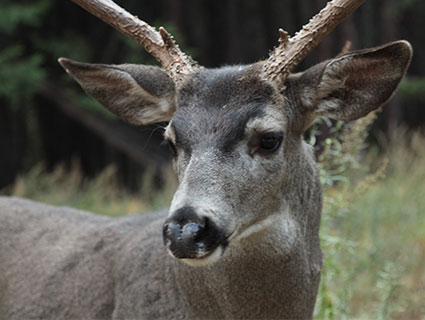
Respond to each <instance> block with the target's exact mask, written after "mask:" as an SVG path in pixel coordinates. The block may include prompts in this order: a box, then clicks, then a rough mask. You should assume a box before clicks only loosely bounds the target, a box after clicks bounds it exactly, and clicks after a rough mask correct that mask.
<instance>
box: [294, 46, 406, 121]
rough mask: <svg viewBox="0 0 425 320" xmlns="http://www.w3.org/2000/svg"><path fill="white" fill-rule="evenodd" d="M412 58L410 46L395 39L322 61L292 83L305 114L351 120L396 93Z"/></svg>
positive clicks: (378, 105) (295, 78) (361, 115)
mask: <svg viewBox="0 0 425 320" xmlns="http://www.w3.org/2000/svg"><path fill="white" fill-rule="evenodd" d="M411 57H412V47H411V45H410V44H409V43H408V42H407V41H396V42H392V43H389V44H386V45H383V46H381V47H376V48H372V49H366V50H362V51H356V52H351V53H348V54H345V55H342V56H339V57H336V58H334V59H332V60H329V61H325V62H323V63H320V64H318V65H316V66H314V67H312V68H310V69H308V70H307V71H305V72H304V73H302V74H298V75H295V77H294V78H293V80H292V81H290V83H289V86H292V85H295V87H296V94H297V96H298V99H297V100H298V101H299V102H300V104H301V106H300V107H301V108H302V109H303V110H302V111H303V113H308V114H310V115H314V116H319V115H325V116H329V117H330V118H333V119H336V120H344V121H351V120H355V119H358V118H361V117H363V116H365V115H367V114H368V113H369V112H371V111H373V110H375V109H377V108H378V107H380V106H381V105H382V104H384V103H385V102H386V101H387V100H388V99H389V98H390V97H391V96H392V95H393V93H394V91H395V89H396V88H397V86H398V84H399V83H400V81H401V79H402V78H403V76H404V74H405V72H406V69H407V67H408V65H409V62H410V59H411ZM288 80H289V79H288ZM291 82H292V83H291Z"/></svg>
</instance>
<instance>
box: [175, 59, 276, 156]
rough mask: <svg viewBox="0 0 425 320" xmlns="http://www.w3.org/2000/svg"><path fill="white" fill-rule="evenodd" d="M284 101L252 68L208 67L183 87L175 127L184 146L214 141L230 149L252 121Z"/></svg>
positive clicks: (219, 145)
mask: <svg viewBox="0 0 425 320" xmlns="http://www.w3.org/2000/svg"><path fill="white" fill-rule="evenodd" d="M281 104H283V98H282V97H280V95H278V94H277V92H276V91H275V89H274V88H273V87H272V86H271V85H269V84H268V83H266V82H265V81H263V80H261V79H260V78H259V77H258V76H257V74H256V73H255V72H253V71H252V70H249V69H248V70H247V69H244V68H242V67H238V66H237V67H227V68H221V69H206V70H202V71H200V72H199V73H198V74H196V75H195V76H194V77H193V78H192V79H190V81H188V82H187V83H186V84H185V85H184V86H183V87H182V88H181V89H180V90H179V92H178V95H177V110H176V112H175V114H174V116H173V119H172V123H171V126H172V127H173V129H174V131H175V134H176V139H177V140H178V143H180V144H181V145H183V147H184V145H191V146H193V145H194V144H203V145H208V144H214V146H216V147H217V148H220V149H224V150H226V149H229V148H231V147H232V146H233V145H234V144H235V143H237V141H239V140H240V139H241V138H242V137H243V135H244V131H245V128H246V125H247V123H248V122H252V120H255V119H260V118H264V117H266V116H267V115H268V114H269V113H270V112H269V109H273V108H275V109H276V108H283V105H281Z"/></svg>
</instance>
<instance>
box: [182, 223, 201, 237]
mask: <svg viewBox="0 0 425 320" xmlns="http://www.w3.org/2000/svg"><path fill="white" fill-rule="evenodd" d="M202 229H203V228H202V226H201V225H200V224H198V223H188V224H186V225H185V226H184V227H183V230H182V233H183V237H185V238H194V237H196V236H197V235H198V234H199V232H200V231H201V230H202Z"/></svg>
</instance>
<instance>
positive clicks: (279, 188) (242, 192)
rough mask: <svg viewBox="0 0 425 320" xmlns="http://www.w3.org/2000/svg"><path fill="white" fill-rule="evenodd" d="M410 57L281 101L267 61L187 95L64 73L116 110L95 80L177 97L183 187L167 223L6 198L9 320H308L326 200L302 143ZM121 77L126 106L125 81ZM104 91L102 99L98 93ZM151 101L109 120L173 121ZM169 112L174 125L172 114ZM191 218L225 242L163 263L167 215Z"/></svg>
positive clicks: (338, 66) (385, 51)
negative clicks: (271, 138) (264, 144)
mask: <svg viewBox="0 0 425 320" xmlns="http://www.w3.org/2000/svg"><path fill="white" fill-rule="evenodd" d="M410 55H411V49H410V45H408V44H407V43H406V42H396V43H393V44H389V45H387V46H383V47H380V48H375V49H370V50H368V51H361V52H357V53H350V54H348V55H346V56H342V57H337V58H336V59H334V60H331V61H328V62H325V63H323V64H319V65H318V66H316V67H313V68H311V69H309V70H308V71H306V72H305V73H303V74H295V75H293V76H291V77H289V78H288V80H287V83H286V90H285V92H284V93H283V94H281V93H280V92H278V91H277V90H276V89H275V86H274V84H273V83H270V82H269V81H267V80H264V79H263V78H262V76H261V74H259V71H258V70H260V69H261V63H258V64H254V65H251V66H246V67H239V66H237V67H226V68H221V69H216V70H215V69H213V70H208V69H203V70H200V71H198V72H197V73H196V74H194V75H192V77H191V78H189V79H187V80H186V82H185V83H184V84H183V85H182V86H181V87H179V88H177V89H174V87H173V86H171V85H170V84H169V80H165V79H164V76H163V73H162V71H160V70H159V69H156V70H157V71H154V69H149V70H150V71H149V72H145V71H146V70H147V69H143V68H140V69H139V70H140V73H137V74H136V73H134V72H133V71H128V70H127V69H126V68H127V67H122V66H113V67H108V66H95V65H90V66H89V67H88V69H90V70H87V65H85V64H80V63H68V64H66V63H65V66H66V68H67V69H68V72H69V73H70V74H71V75H74V76H75V77H76V78H77V81H78V82H79V83H80V84H82V86H83V88H85V90H87V91H88V92H89V93H91V94H92V95H93V96H94V97H95V98H99V97H100V98H99V100H100V101H101V102H103V103H106V105H107V106H109V107H110V103H111V102H110V101H106V102H105V97H108V96H110V94H109V93H108V92H104V91H105V88H108V85H105V83H104V82H105V79H106V81H107V82H108V81H109V80H108V79H109V76H107V77H106V78H105V77H104V76H102V77H100V78H98V79H97V80H98V81H100V83H98V84H96V83H97V81H93V77H92V75H93V72H92V70H93V68H94V69H102V70H106V71H102V72H101V73H104V74H109V75H110V73H111V72H112V73H113V74H114V72H115V71H111V70H118V72H119V73H120V72H127V74H128V75H129V76H131V78H132V79H133V80H134V79H136V80H135V82H136V83H137V84H138V85H139V86H143V88H141V90H143V92H147V93H148V94H149V95H151V96H155V97H157V98H158V99H160V98H161V97H162V96H164V95H166V96H167V95H169V94H170V92H175V96H174V98H173V99H170V101H171V100H173V101H176V105H177V108H176V111H175V113H174V115H173V117H172V119H171V121H170V123H169V125H168V127H167V129H166V132H165V137H166V139H167V140H169V141H170V142H171V143H173V144H175V146H176V156H175V159H174V167H175V170H176V173H177V176H178V178H179V181H180V185H179V188H178V190H177V191H176V193H175V196H174V198H173V201H172V203H171V207H170V209H169V213H168V215H167V212H158V213H150V214H145V215H132V216H128V217H125V218H119V219H109V218H104V217H98V216H94V215H91V214H89V213H85V212H81V211H77V210H72V209H67V208H58V207H52V206H47V205H42V204H37V203H34V202H31V201H27V200H20V199H15V198H0V220H1V221H0V288H1V291H0V314H1V315H4V316H5V318H7V319H23V318H48V319H65V318H66V319H69V318H76V319H97V318H98V319H109V318H113V319H283V318H285V319H308V318H311V317H312V314H313V309H314V304H315V299H316V294H317V290H318V285H319V280H320V270H321V265H322V253H321V250H320V245H319V225H320V213H321V208H322V197H321V188H320V183H319V177H318V172H317V167H316V164H315V161H314V157H313V153H312V150H311V147H310V146H308V145H307V144H306V143H305V142H304V141H303V140H302V133H303V132H304V130H305V129H306V128H307V127H308V126H309V125H310V123H311V121H312V120H313V118H314V117H315V116H317V115H318V114H324V113H328V114H329V115H330V116H334V117H336V118H342V119H355V118H359V117H361V116H363V115H364V114H365V113H367V112H370V111H371V110H372V109H373V108H376V107H379V105H380V104H382V103H384V102H385V101H386V100H387V99H388V98H389V97H390V96H391V94H392V92H393V91H394V89H395V88H396V86H397V85H398V83H399V81H400V79H401V77H402V76H403V74H404V72H405V70H406V68H407V65H408V63H409V60H410ZM371 56H372V60H374V61H378V65H379V67H378V68H374V67H373V66H376V63H370V59H371V58H370V57H371ZM400 60H403V61H401V62H400ZM364 65H366V66H367V68H366V69H364V68H362V66H364ZM395 66H397V67H395ZM131 69H132V70H135V69H134V68H133V67H132V68H131ZM359 70H360V71H362V72H363V75H365V72H366V71H367V70H370V72H371V73H370V74H371V76H370V77H366V78H367V80H368V81H365V84H366V86H361V82H362V81H360V82H359V81H357V80H353V79H357V78H350V77H353V76H354V75H355V74H356V73H358V72H360V71H359ZM151 71H152V72H151ZM155 72H157V73H159V75H158V78H156V80H154V81H157V82H158V84H162V83H163V82H164V81H165V84H164V86H165V87H166V88H168V89H166V90H165V89H162V90H163V91H161V90H157V91H155V89H154V88H149V89H148V84H147V81H148V80H147V78H146V77H148V78H152V77H154V78H155ZM353 74H354V75H353ZM112 77H113V78H114V79H115V80H114V81H117V79H119V78H120V77H115V75H114V76H112ZM123 79H124V84H123V88H124V89H123V90H121V91H120V93H119V94H120V95H123V96H124V97H123V98H121V99H122V100H123V101H124V100H125V99H127V98H126V97H125V95H126V94H128V92H129V91H128V90H126V89H125V88H126V86H127V85H128V79H129V78H128V77H127V76H125V77H124V78H123ZM158 79H159V80H158ZM335 79H337V80H335ZM341 79H342V80H341ZM347 79H348V80H347ZM361 79H362V80H364V79H365V78H364V77H363V78H361ZM373 79H375V80H373ZM130 82H131V83H132V86H133V85H134V84H133V82H132V80H130ZM88 87H90V89H88ZM96 88H98V89H96ZM97 90H98V91H101V92H102V94H101V95H100V96H99V95H96V94H93V92H96V91H97ZM106 91H107V90H106ZM341 92H343V94H342V93H341ZM371 92H372V93H375V94H371ZM376 93H379V94H376ZM376 96H379V98H376ZM146 97H147V94H145V93H143V94H142V95H141V96H140V101H139V102H138V104H137V106H136V107H134V106H122V105H120V106H117V105H114V101H115V98H113V99H112V104H113V107H112V108H111V107H110V108H111V109H112V110H113V111H114V112H116V113H117V114H118V115H120V116H122V117H123V118H124V119H127V120H128V117H129V116H131V114H137V115H140V114H142V113H139V112H137V110H136V112H135V113H134V112H133V111H131V112H128V108H142V109H143V108H145V107H146V105H147V108H148V109H149V110H150V114H151V115H150V120H148V121H155V120H152V119H159V118H160V119H162V118H164V117H163V114H164V110H160V111H159V112H158V116H156V115H155V109H153V108H152V106H153V104H154V103H152V101H153V100H152V99H151V98H149V99H150V100H149V99H147V98H146ZM128 99H129V100H128V101H133V100H134V97H129V98H128ZM146 99H147V100H149V102H147V103H145V102H144V101H145V100H146ZM329 101H331V102H329ZM370 101H372V102H370ZM371 103H373V104H376V105H374V106H373V107H371ZM169 107H170V110H169V112H170V114H171V113H173V111H174V105H173V104H172V103H170V105H169ZM130 121H131V122H133V123H139V122H144V121H145V120H143V119H141V118H138V119H136V120H134V119H133V120H131V119H130ZM267 132H279V133H280V134H281V135H283V139H282V142H281V144H280V145H279V148H277V149H276V151H274V152H273V153H264V152H263V153H262V152H261V150H260V147H259V141H260V140H261V137H262V135H263V134H264V133H267ZM189 207H190V208H191V212H192V213H191V214H192V215H193V214H195V213H196V214H197V215H199V216H200V217H204V218H208V219H209V220H210V221H212V223H214V225H215V226H216V227H217V228H218V229H219V230H220V234H222V235H224V236H225V237H226V241H225V242H223V243H221V244H220V245H219V246H218V247H216V248H213V249H210V251H211V252H208V254H207V255H199V256H195V258H190V259H184V258H183V259H182V260H183V261H181V260H179V259H176V258H175V257H173V256H172V254H171V255H170V254H169V253H168V252H167V251H168V249H169V248H168V246H164V245H163V242H162V241H163V239H162V236H161V229H162V224H163V222H164V220H165V219H166V217H168V218H170V217H173V216H174V215H176V213H178V212H182V210H180V209H182V208H189ZM194 212H195V213H194Z"/></svg>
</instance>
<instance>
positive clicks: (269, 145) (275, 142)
mask: <svg viewBox="0 0 425 320" xmlns="http://www.w3.org/2000/svg"><path fill="white" fill-rule="evenodd" d="M282 138H283V134H282V133H280V132H267V133H265V134H263V136H262V137H261V140H260V145H259V150H260V151H262V152H267V153H271V152H273V151H276V150H277V148H279V146H280V143H281V142H282Z"/></svg>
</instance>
